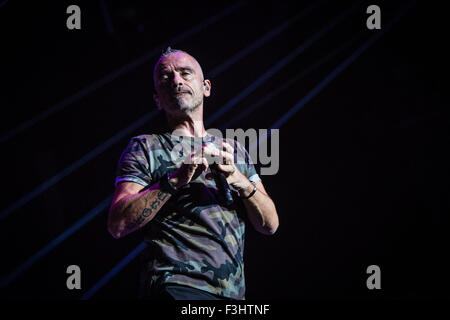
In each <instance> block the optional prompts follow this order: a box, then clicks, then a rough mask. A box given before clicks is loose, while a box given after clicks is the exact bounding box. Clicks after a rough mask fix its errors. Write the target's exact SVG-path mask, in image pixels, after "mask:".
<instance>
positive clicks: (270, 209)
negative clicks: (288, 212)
mask: <svg viewBox="0 0 450 320" xmlns="http://www.w3.org/2000/svg"><path fill="white" fill-rule="evenodd" d="M241 179H242V184H243V185H245V183H248V184H247V187H242V189H240V190H239V195H240V196H241V197H247V196H249V195H250V193H251V192H252V191H253V189H254V187H256V189H257V191H256V192H255V194H253V195H252V196H251V197H250V198H249V199H243V202H244V205H245V208H246V209H247V216H248V218H249V220H250V222H251V224H252V225H253V227H254V228H255V229H256V230H257V231H259V232H261V233H263V234H266V235H272V234H274V233H275V232H276V231H277V229H278V225H279V221H278V214H277V210H276V208H275V204H274V202H273V201H272V199H271V198H270V197H269V195H268V194H267V192H266V190H265V189H264V186H263V184H262V183H261V181H258V182H256V183H255V184H253V183H251V182H250V181H249V180H248V179H247V177H245V176H244V175H242V177H241ZM246 180H247V181H246Z"/></svg>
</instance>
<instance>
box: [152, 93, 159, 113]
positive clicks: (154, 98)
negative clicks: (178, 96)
mask: <svg viewBox="0 0 450 320" xmlns="http://www.w3.org/2000/svg"><path fill="white" fill-rule="evenodd" d="M153 100H154V101H155V104H156V107H157V108H158V109H159V110H161V104H160V103H159V97H158V94H157V93H154V94H153Z"/></svg>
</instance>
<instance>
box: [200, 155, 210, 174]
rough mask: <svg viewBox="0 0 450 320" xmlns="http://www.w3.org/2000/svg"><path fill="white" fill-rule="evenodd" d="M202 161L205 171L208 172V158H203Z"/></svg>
mask: <svg viewBox="0 0 450 320" xmlns="http://www.w3.org/2000/svg"><path fill="white" fill-rule="evenodd" d="M201 161H202V165H203V171H206V170H207V169H208V167H209V164H208V160H207V159H206V158H203V157H202V158H201Z"/></svg>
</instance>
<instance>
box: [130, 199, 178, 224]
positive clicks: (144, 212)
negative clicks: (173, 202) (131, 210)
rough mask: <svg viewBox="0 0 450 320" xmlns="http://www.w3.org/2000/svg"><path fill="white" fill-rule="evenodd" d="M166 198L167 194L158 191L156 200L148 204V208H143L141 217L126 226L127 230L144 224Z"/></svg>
mask: <svg viewBox="0 0 450 320" xmlns="http://www.w3.org/2000/svg"><path fill="white" fill-rule="evenodd" d="M168 196H169V194H167V193H164V192H161V191H158V193H157V194H156V199H155V200H154V201H153V202H152V203H151V204H150V208H144V210H142V213H141V215H140V216H139V217H137V218H136V220H135V221H132V222H131V223H129V224H128V225H127V229H129V230H132V229H134V228H136V227H137V226H140V225H141V224H142V222H144V220H145V219H146V218H148V217H149V216H150V215H151V214H152V213H153V212H154V210H156V209H158V207H159V205H160V204H161V201H163V200H165V199H166V198H167V197H168Z"/></svg>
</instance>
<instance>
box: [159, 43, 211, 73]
mask: <svg viewBox="0 0 450 320" xmlns="http://www.w3.org/2000/svg"><path fill="white" fill-rule="evenodd" d="M172 53H184V54H187V55H188V56H190V57H192V59H194V60H195V62H197V64H198V65H199V67H200V71H201V72H202V78H203V79H204V74H203V70H202V66H201V65H200V63H199V62H198V61H197V59H195V58H194V56H192V55H191V54H190V53H189V52H186V51H183V50H180V49H172V48H171V47H170V46H168V47H167V48H166V49H165V50H163V51H162V52H161V55H160V56H159V58H158V60H156V63H155V67H154V68H153V79H155V73H156V67H157V66H158V63H159V61H160V60H161V59H162V58H164V57H167V56H168V55H171V54H172ZM203 79H202V80H203Z"/></svg>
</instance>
